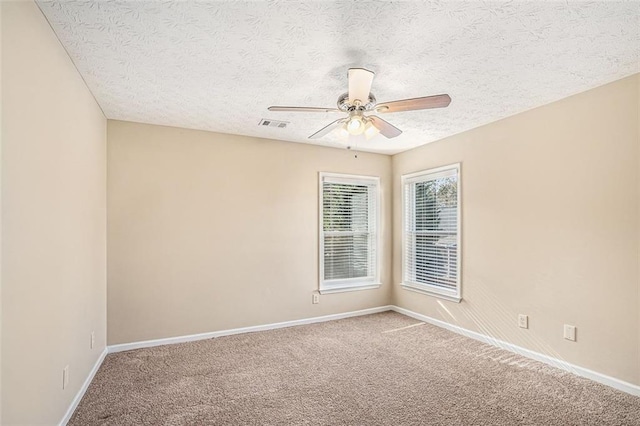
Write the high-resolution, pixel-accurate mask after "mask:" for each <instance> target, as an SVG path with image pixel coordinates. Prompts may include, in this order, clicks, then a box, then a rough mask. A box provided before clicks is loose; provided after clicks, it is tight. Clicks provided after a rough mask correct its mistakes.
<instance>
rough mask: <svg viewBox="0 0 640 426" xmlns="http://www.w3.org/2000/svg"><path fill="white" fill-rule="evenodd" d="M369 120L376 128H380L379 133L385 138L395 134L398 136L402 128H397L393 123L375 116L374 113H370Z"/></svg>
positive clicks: (393, 136) (392, 136)
mask: <svg viewBox="0 0 640 426" xmlns="http://www.w3.org/2000/svg"><path fill="white" fill-rule="evenodd" d="M367 118H369V120H371V124H373V125H374V126H375V128H376V129H378V130H380V134H381V135H382V136H384V137H387V138H395V137H396V136H400V134H401V133H402V130H400V129H398V128H397V127H396V126H394V125H393V124H391V123H389V122H388V121H385V120H383V119H382V118H380V117H376V116H375V115H371V116H369V117H367Z"/></svg>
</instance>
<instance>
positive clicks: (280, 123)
mask: <svg viewBox="0 0 640 426" xmlns="http://www.w3.org/2000/svg"><path fill="white" fill-rule="evenodd" d="M287 124H289V123H288V122H286V121H278V120H269V119H267V118H263V119H262V120H260V124H259V126H267V127H278V128H280V129H284V128H285V127H287Z"/></svg>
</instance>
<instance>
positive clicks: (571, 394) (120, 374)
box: [69, 312, 640, 425]
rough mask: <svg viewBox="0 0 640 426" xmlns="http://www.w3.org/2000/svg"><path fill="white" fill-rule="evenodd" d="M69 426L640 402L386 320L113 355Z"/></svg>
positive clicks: (615, 411) (532, 411)
mask: <svg viewBox="0 0 640 426" xmlns="http://www.w3.org/2000/svg"><path fill="white" fill-rule="evenodd" d="M416 324H417V325H416ZM69 424H70V425H95V424H98V425H100V424H109V425H183V424H189V425H235V424H241V425H300V424H305V425H309V424H310V425H410V424H416V425H417V424H423V425H640V398H637V397H633V396H631V395H628V394H625V393H623V392H619V391H617V390H614V389H612V388H609V387H607V386H604V385H600V384H598V383H595V382H592V381H589V380H586V379H582V378H580V377H577V376H574V375H572V374H570V373H567V372H564V371H561V370H557V369H554V368H551V367H549V366H546V365H544V364H541V363H538V362H535V361H531V360H529V359H527V358H523V357H520V356H517V355H514V354H512V353H510V352H506V351H503V350H500V349H496V348H494V347H492V346H488V345H486V344H483V343H480V342H477V341H475V340H472V339H469V338H466V337H463V336H460V335H457V334H454V333H452V332H449V331H446V330H443V329H440V328H438V327H434V326H431V325H428V324H422V323H420V322H418V321H416V320H414V319H412V318H409V317H406V316H403V315H400V314H397V313H393V312H385V313H381V314H375V315H368V316H364V317H357V318H350V319H344V320H340V321H332V322H326V323H320V324H313V325H306V326H299V327H291V328H284V329H280V330H272V331H264V332H259V333H250V334H240V335H235V336H228V337H221V338H217V339H211V340H203V341H199V342H192V343H184V344H177V345H168V346H160V347H155V348H149V349H138V350H133V351H129V352H121V353H116V354H111V355H108V356H107V358H106V359H105V361H104V363H103V365H102V367H101V368H100V370H99V371H98V373H97V375H96V377H95V379H94V381H93V382H92V383H91V386H90V387H89V390H88V391H87V393H86V394H85V396H84V398H83V400H82V402H81V403H80V406H79V407H78V409H77V411H76V412H75V414H74V416H73V418H72V419H71V421H70V423H69Z"/></svg>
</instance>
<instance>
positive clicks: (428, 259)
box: [403, 166, 460, 295]
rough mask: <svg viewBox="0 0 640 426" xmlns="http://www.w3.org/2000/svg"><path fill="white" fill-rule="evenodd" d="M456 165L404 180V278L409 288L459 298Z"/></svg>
mask: <svg viewBox="0 0 640 426" xmlns="http://www.w3.org/2000/svg"><path fill="white" fill-rule="evenodd" d="M458 172H459V169H458V167H457V166H453V167H450V168H445V169H438V170H437V171H433V172H429V171H427V172H424V173H420V174H417V175H412V176H411V177H408V178H405V180H404V265H403V266H404V268H403V270H404V277H403V282H404V283H405V284H409V285H415V286H423V287H427V288H429V289H431V290H434V291H436V292H440V293H445V294H451V295H459V282H460V280H459V271H458V266H459V256H460V251H459V246H458V241H459V239H458V237H459V235H458V232H459V230H458V216H459V206H458V199H459V198H458Z"/></svg>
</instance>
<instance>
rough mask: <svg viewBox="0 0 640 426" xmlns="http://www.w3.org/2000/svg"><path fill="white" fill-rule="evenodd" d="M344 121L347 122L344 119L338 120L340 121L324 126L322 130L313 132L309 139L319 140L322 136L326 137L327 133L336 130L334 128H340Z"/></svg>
mask: <svg viewBox="0 0 640 426" xmlns="http://www.w3.org/2000/svg"><path fill="white" fill-rule="evenodd" d="M345 121H347V119H346V118H340V119H338V120H336V121H334V122H333V123H331V124H328V125H326V126H324V127H323V128H322V129H320V130H318V131H317V132H315V133H314V134H312V135H311V136H309V139H318V138H321V137H323V136H324V135H326V134H328V133H329V132H331V131H332V130H333V129H336V128H338V127H340V126H341V125H342V124H343V123H344V122H345Z"/></svg>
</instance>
